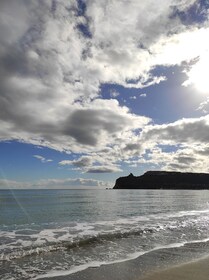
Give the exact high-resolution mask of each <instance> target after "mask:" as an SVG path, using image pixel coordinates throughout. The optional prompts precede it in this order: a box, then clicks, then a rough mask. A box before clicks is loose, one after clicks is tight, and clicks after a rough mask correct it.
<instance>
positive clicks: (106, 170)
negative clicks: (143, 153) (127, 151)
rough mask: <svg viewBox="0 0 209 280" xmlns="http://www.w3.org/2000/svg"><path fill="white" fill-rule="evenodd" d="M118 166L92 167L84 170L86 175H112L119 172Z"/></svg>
mask: <svg viewBox="0 0 209 280" xmlns="http://www.w3.org/2000/svg"><path fill="white" fill-rule="evenodd" d="M121 171H122V170H121V169H120V168H119V167H118V166H111V165H110V166H92V167H90V168H87V169H86V173H113V172H121Z"/></svg>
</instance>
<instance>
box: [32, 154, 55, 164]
mask: <svg viewBox="0 0 209 280" xmlns="http://www.w3.org/2000/svg"><path fill="white" fill-rule="evenodd" d="M33 157H34V158H37V159H39V160H40V161H41V162H42V163H46V162H52V161H53V160H52V159H46V158H45V157H42V156H39V155H34V156H33Z"/></svg>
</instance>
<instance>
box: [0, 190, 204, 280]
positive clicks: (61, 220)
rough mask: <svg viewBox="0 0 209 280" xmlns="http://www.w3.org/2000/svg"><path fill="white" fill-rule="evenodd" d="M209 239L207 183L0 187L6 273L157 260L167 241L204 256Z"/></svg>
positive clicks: (28, 275) (47, 273)
mask: <svg viewBox="0 0 209 280" xmlns="http://www.w3.org/2000/svg"><path fill="white" fill-rule="evenodd" d="M208 243H209V191H208V190H201V191H197V190H113V189H109V190H86V189H85V190H81V189H79V190H0V279H1V280H8V279H21V280H22V279H42V278H46V277H48V278H49V279H50V277H54V276H62V275H71V274H75V273H78V272H79V271H83V270H85V269H87V268H89V267H99V266H101V265H106V264H114V263H120V262H124V261H128V260H133V259H136V258H139V257H140V256H143V255H145V254H151V255H150V256H152V255H153V260H154V256H155V254H154V252H156V251H157V250H159V249H164V248H174V249H175V248H182V251H183V250H186V248H190V251H192V252H193V255H194V254H196V255H198V256H202V255H204V254H208V252H209V245H208ZM192 244H193V245H192ZM174 252H177V251H175V250H174ZM185 255H188V254H185ZM151 260H152V258H151V257H150V258H149V262H152V261H151Z"/></svg>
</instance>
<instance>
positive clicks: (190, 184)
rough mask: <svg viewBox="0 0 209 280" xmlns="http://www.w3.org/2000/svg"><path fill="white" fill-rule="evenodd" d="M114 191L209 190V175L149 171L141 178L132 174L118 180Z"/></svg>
mask: <svg viewBox="0 0 209 280" xmlns="http://www.w3.org/2000/svg"><path fill="white" fill-rule="evenodd" d="M114 189H182V190H183V189H187V190H192V189H193V190H201V189H209V174H207V173H183V172H167V171H148V172H146V173H144V174H143V175H141V176H134V175H133V174H132V173H131V174H130V175H129V176H126V177H120V178H118V179H117V180H116V182H115V186H114Z"/></svg>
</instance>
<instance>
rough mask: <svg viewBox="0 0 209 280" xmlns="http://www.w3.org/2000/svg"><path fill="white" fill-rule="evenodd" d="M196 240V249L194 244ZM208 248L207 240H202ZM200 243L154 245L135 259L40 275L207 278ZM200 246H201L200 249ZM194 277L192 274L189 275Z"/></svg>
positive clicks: (119, 279) (80, 279)
mask: <svg viewBox="0 0 209 280" xmlns="http://www.w3.org/2000/svg"><path fill="white" fill-rule="evenodd" d="M196 244H198V252H197V250H196V249H197V247H196V246H195V245H196ZM204 244H205V245H206V246H207V249H208V246H209V244H208V242H206V243H204ZM205 245H203V244H202V243H190V246H188V245H187V246H186V247H185V246H182V247H174V248H165V249H157V250H154V251H152V252H149V253H145V254H144V255H141V256H139V257H138V258H136V259H132V260H127V261H123V262H120V263H113V264H104V265H101V266H94V267H89V268H87V269H84V270H82V271H77V272H75V273H71V274H70V273H69V274H68V273H67V271H65V274H61V273H60V274H59V272H58V271H57V274H56V271H55V272H52V273H51V275H50V274H48V275H45V276H44V275H43V276H42V277H40V276H39V277H38V278H37V279H42V280H47V279H48V280H49V279H51V280H92V279H95V280H109V279H113V280H197V279H200V280H208V276H209V266H208V264H209V255H208V251H207V252H206V251H205V249H206V248H205ZM201 248H202V249H203V250H202V251H201ZM192 277H193V278H192Z"/></svg>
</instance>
